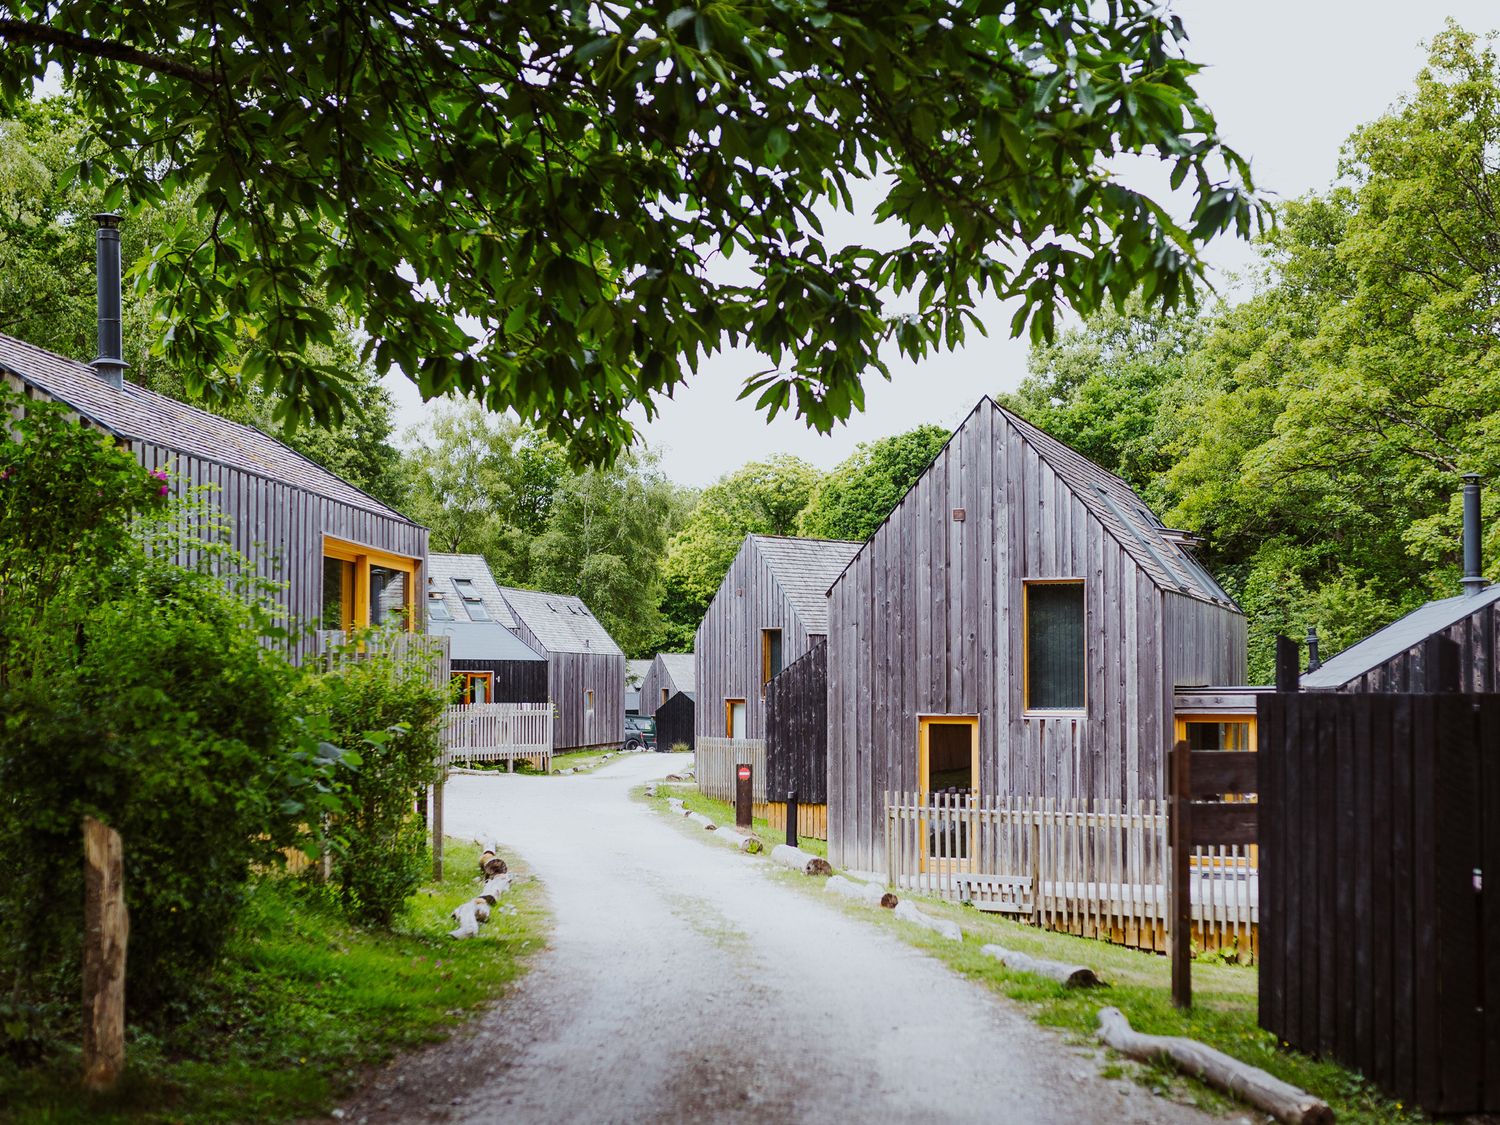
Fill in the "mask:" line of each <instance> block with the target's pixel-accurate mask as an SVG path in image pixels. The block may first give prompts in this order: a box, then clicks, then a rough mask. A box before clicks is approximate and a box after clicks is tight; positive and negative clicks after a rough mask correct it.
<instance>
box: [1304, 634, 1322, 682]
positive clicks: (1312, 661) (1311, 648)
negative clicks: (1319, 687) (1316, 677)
mask: <svg viewBox="0 0 1500 1125" xmlns="http://www.w3.org/2000/svg"><path fill="white" fill-rule="evenodd" d="M1321 667H1323V661H1322V660H1320V659H1319V658H1318V630H1317V628H1316V627H1314V626H1312V625H1309V626H1308V627H1307V670H1308V671H1309V672H1316V671H1317V670H1318V669H1319V668H1321Z"/></svg>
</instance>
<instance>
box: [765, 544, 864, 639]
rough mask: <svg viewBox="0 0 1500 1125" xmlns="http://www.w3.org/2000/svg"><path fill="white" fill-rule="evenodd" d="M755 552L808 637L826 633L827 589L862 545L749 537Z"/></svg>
mask: <svg viewBox="0 0 1500 1125" xmlns="http://www.w3.org/2000/svg"><path fill="white" fill-rule="evenodd" d="M750 538H751V539H753V540H754V541H755V547H756V550H758V551H759V552H760V557H761V558H762V559H764V560H765V562H766V567H767V568H768V569H769V570H770V571H771V573H772V574H773V575H775V577H776V581H777V582H778V583H780V585H781V589H782V590H783V591H784V592H785V594H786V597H787V601H789V602H791V603H792V609H793V610H794V611H795V612H796V614H797V617H798V618H799V619H800V620H801V621H802V627H803V628H804V629H806V630H807V631H808V632H809V633H819V634H823V635H825V636H826V635H827V633H828V588H829V587H830V586H832V585H833V584H834V582H835V581H836V580H837V579H838V576H839V575H840V574H842V573H843V572H844V568H845V567H847V566H848V565H849V564H850V563H851V562H852V561H854V556H855V555H857V554H859V551H860V548H861V547H863V546H864V544H863V543H850V542H847V541H845V540H843V539H792V538H788V537H783V536H777V535H752V536H750Z"/></svg>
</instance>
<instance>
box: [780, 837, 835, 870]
mask: <svg viewBox="0 0 1500 1125" xmlns="http://www.w3.org/2000/svg"><path fill="white" fill-rule="evenodd" d="M771 858H772V859H774V860H775V861H776V862H777V863H779V864H781V865H782V866H783V867H790V868H791V869H792V870H793V871H800V872H802V874H804V875H832V874H833V868H832V867H830V866H829V864H828V861H827V860H826V859H823V858H822V857H820V856H815V855H809V854H808V853H807V852H805V851H803V850H802V849H801V848H794V847H792V846H791V845H790V844H777V845H776V846H775V847H774V848H772V849H771Z"/></svg>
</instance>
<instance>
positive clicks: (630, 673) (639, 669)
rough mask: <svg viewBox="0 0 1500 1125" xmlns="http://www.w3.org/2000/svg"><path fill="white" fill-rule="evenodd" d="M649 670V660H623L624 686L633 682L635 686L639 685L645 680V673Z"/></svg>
mask: <svg viewBox="0 0 1500 1125" xmlns="http://www.w3.org/2000/svg"><path fill="white" fill-rule="evenodd" d="M650 671H651V661H649V660H627V661H625V684H626V686H627V687H628V686H630V685H632V684H633V685H634V686H635V687H637V688H638V687H640V686H641V683H642V682H643V681H644V680H645V678H646V675H647V673H649V672H650Z"/></svg>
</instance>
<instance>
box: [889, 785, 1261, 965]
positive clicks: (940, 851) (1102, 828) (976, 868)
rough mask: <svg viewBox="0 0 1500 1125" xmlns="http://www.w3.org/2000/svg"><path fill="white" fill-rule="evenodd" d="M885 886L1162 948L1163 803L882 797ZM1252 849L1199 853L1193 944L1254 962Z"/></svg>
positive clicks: (1122, 942)
mask: <svg viewBox="0 0 1500 1125" xmlns="http://www.w3.org/2000/svg"><path fill="white" fill-rule="evenodd" d="M885 845H886V846H885V855H886V878H887V880H888V881H889V883H890V885H891V886H892V887H897V888H905V889H908V890H912V891H915V892H917V893H920V894H931V895H937V896H940V897H943V898H950V899H953V900H955V901H961V902H964V901H966V902H972V903H973V904H974V905H975V906H976V907H978V908H979V909H981V910H989V911H995V912H998V913H1005V914H1010V915H1012V916H1015V917H1017V918H1019V919H1021V920H1025V921H1029V922H1031V923H1032V924H1034V925H1037V926H1041V927H1043V928H1045V929H1049V930H1059V931H1062V932H1065V933H1073V934H1079V935H1081V936H1083V937H1092V938H1098V939H1101V940H1104V941H1111V942H1115V943H1116V944H1119V945H1129V946H1134V947H1137V948H1141V949H1152V950H1158V951H1162V952H1165V950H1166V948H1167V945H1166V942H1167V917H1168V915H1167V878H1168V872H1169V868H1168V863H1167V860H1168V851H1167V817H1166V805H1165V802H1158V801H1137V802H1134V803H1132V804H1130V805H1129V806H1127V805H1126V804H1125V803H1124V802H1120V801H1090V800H1082V799H1079V800H1056V799H1050V798H1023V797H1011V798H988V797H986V798H983V799H978V800H976V799H975V798H974V797H973V796H972V795H971V794H967V793H959V794H931V795H919V794H915V793H887V794H886V838H885ZM1258 883H1259V877H1258V873H1257V871H1256V867H1255V857H1254V855H1253V852H1252V849H1250V848H1247V847H1219V848H1197V849H1194V853H1193V867H1192V879H1191V899H1192V921H1193V934H1192V938H1193V942H1194V945H1195V947H1196V949H1198V950H1200V951H1201V950H1225V951H1229V952H1232V953H1233V954H1234V955H1235V956H1237V957H1238V958H1239V959H1241V960H1246V961H1249V960H1254V959H1255V957H1256V953H1257V947H1258V940H1259V923H1260V912H1259V907H1258V902H1257V896H1258Z"/></svg>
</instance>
